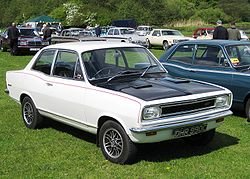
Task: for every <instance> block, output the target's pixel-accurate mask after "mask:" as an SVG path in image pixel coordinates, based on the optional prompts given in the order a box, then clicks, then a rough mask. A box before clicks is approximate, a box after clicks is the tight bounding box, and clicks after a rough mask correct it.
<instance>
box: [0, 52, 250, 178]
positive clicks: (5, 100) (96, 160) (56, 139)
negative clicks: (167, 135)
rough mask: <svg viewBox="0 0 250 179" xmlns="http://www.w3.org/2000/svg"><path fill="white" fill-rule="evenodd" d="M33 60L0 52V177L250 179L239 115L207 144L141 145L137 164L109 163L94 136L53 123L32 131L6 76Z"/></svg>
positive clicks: (247, 137)
mask: <svg viewBox="0 0 250 179" xmlns="http://www.w3.org/2000/svg"><path fill="white" fill-rule="evenodd" d="M153 53H154V54H156V56H157V57H159V56H160V55H161V54H162V53H163V51H162V50H153ZM31 58H32V56H14V57H13V56H10V55H9V53H5V52H0V82H1V83H0V155H1V157H0V178H140V179H141V178H143V179H144V178H145V179H146V178H154V179H156V178H183V179H187V178H197V179H199V178H220V179H228V178H233V179H235V178H250V124H248V123H247V122H246V119H245V118H242V117H239V116H235V115H234V116H231V117H227V118H226V119H225V123H224V124H223V125H222V126H221V127H219V128H218V129H217V132H216V135H215V138H214V140H213V141H212V142H211V143H210V144H209V145H208V146H203V147H197V146H196V147H194V146H190V145H187V144H185V143H184V142H183V140H181V139H180V140H175V141H167V142H162V143H157V144H147V145H140V146H139V152H138V156H137V161H136V162H135V163H134V164H132V165H123V166H122V165H117V164H113V163H110V162H109V161H107V160H105V159H104V157H103V155H102V153H101V150H100V149H99V148H97V147H96V145H95V136H93V135H90V134H88V133H85V132H83V131H80V130H77V129H75V128H72V127H68V126H66V125H64V124H60V123H57V122H54V121H48V122H47V123H46V125H45V127H44V128H42V129H39V130H30V129H27V128H26V127H25V126H24V124H23V122H22V117H21V112H20V105H19V104H17V103H16V102H15V101H13V100H12V99H11V98H10V97H8V95H6V94H5V93H4V89H5V72H6V71H7V70H14V69H21V68H23V67H24V66H25V65H26V64H27V63H28V61H29V60H30V59H31Z"/></svg>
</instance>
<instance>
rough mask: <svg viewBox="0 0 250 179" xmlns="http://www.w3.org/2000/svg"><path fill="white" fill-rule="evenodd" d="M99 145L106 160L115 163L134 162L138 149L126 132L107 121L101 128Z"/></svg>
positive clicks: (116, 124)
mask: <svg viewBox="0 0 250 179" xmlns="http://www.w3.org/2000/svg"><path fill="white" fill-rule="evenodd" d="M99 144H100V147H101V150H102V153H103V155H104V156H105V158H106V159H107V160H109V161H111V162H113V163H118V164H125V163H131V162H133V160H134V158H135V155H136V152H137V147H136V145H135V144H134V143H133V142H132V141H131V140H130V139H129V137H128V136H127V134H126V132H125V130H124V129H123V128H122V127H121V126H120V125H119V124H118V123H117V122H114V121H111V120H109V121H106V122H105V123H104V124H103V125H102V126H101V128H100V132H99Z"/></svg>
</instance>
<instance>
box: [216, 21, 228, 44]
mask: <svg viewBox="0 0 250 179" xmlns="http://www.w3.org/2000/svg"><path fill="white" fill-rule="evenodd" d="M216 24H217V26H216V27H215V29H214V33H213V39H222V40H227V39H228V32H227V29H226V28H225V27H223V26H222V21H221V20H218V21H217V22H216Z"/></svg>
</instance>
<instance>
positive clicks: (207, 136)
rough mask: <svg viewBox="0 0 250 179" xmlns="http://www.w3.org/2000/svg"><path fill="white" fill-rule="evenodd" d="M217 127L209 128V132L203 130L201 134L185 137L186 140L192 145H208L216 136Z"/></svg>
mask: <svg viewBox="0 0 250 179" xmlns="http://www.w3.org/2000/svg"><path fill="white" fill-rule="evenodd" d="M214 134H215V129H212V130H209V131H207V132H203V133H200V134H196V135H193V136H190V137H187V138H184V140H186V142H188V143H189V144H192V145H207V144H208V143H209V142H211V141H212V140H213V138H214Z"/></svg>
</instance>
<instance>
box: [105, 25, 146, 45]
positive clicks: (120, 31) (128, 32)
mask: <svg viewBox="0 0 250 179" xmlns="http://www.w3.org/2000/svg"><path fill="white" fill-rule="evenodd" d="M105 38H109V39H110V38H114V39H121V42H127V41H128V42H130V43H135V44H138V45H142V46H146V39H145V36H139V35H138V34H137V33H136V32H135V29H133V28H130V27H114V28H110V29H109V30H108V32H107V35H106V37H105Z"/></svg>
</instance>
